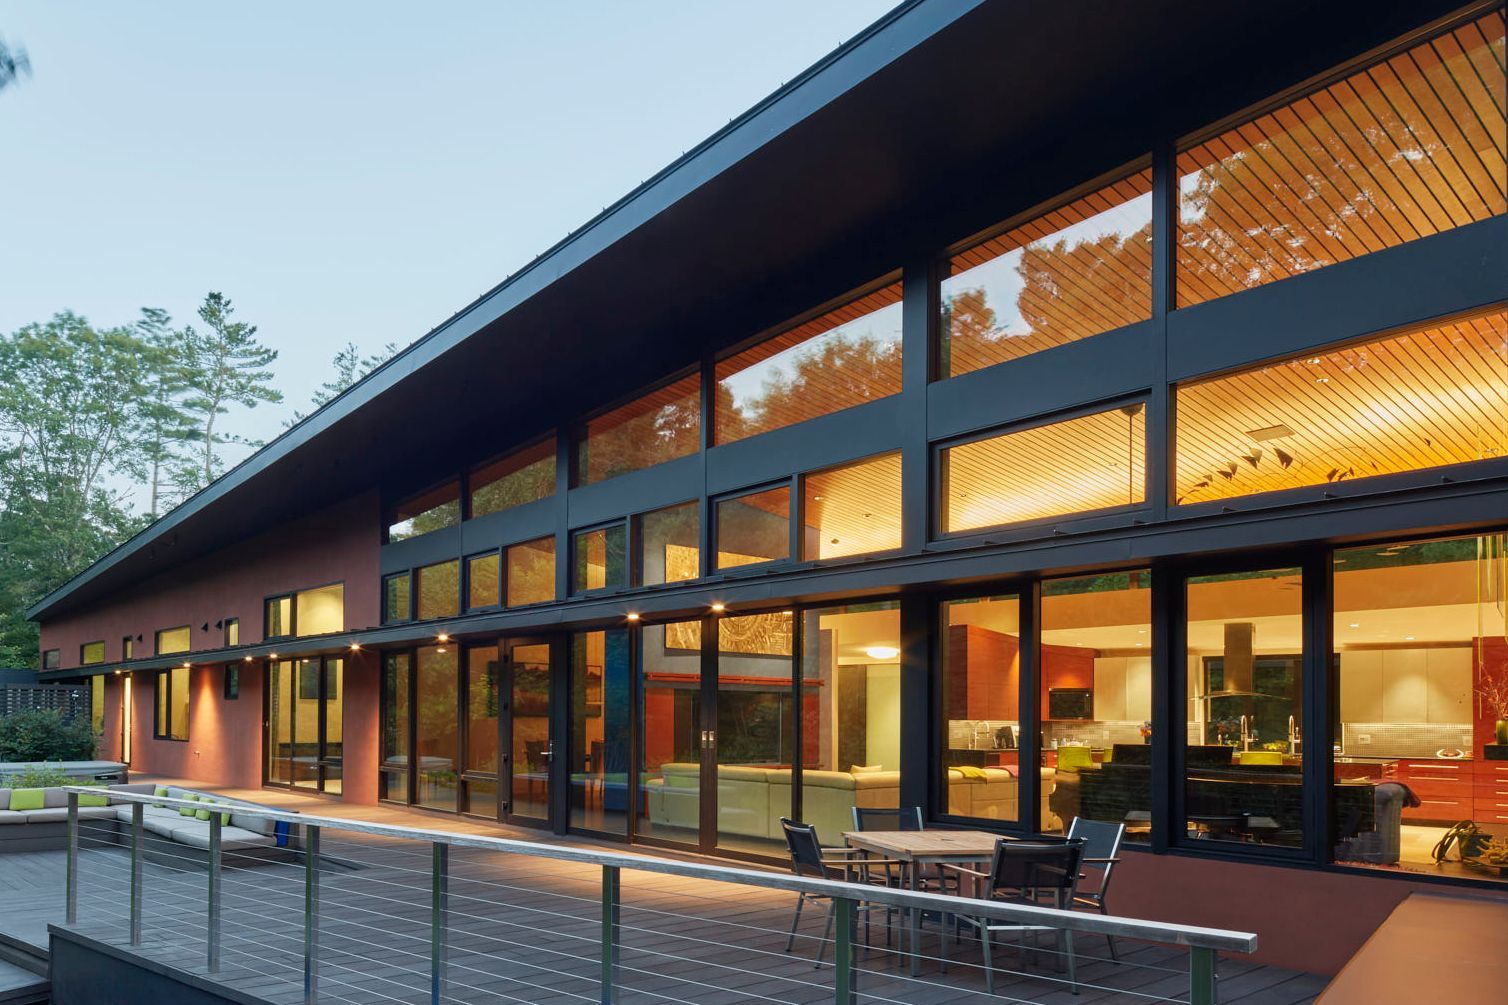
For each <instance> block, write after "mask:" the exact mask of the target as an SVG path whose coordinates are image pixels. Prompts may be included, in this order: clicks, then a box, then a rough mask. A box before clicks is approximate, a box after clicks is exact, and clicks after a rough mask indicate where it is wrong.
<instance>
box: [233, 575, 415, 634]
mask: <svg viewBox="0 0 1508 1005" xmlns="http://www.w3.org/2000/svg"><path fill="white" fill-rule="evenodd" d="M386 579H387V577H383V581H384V582H386ZM345 585H346V581H345V580H344V579H334V580H331V581H330V582H328V583H316V584H314V585H313V586H301V587H299V588H298V589H296V590H285V591H283V592H281V593H273V594H270V595H268V596H266V597H263V598H262V641H264V642H274V641H281V640H283V639H297V638H307V639H316V638H323V637H324V636H328V635H339V634H341V633H342V632H345V631H346V630H347V629H346V628H345ZM332 586H338V587H340V588H341V600H340V603H341V619H340V621H341V628H340V629H339V630H338V631H334V632H325V633H323V634H322V635H303V636H301V635H299V633H298V598H299V595H300V594H303V593H312V592H313V591H315V590H328V589H329V588H330V587H332ZM274 600H287V601H288V631H287V632H286V633H283V634H281V635H273V634H272V631H271V627H272V626H271V625H269V624H268V623H267V605H268V604H270V603H272V602H273V601H274ZM384 607H386V604H384ZM226 620H227V625H228V624H229V622H231V621H234V622H236V623H237V625H239V624H240V620H241V619H240V618H228V619H226ZM227 645H229V643H227Z"/></svg>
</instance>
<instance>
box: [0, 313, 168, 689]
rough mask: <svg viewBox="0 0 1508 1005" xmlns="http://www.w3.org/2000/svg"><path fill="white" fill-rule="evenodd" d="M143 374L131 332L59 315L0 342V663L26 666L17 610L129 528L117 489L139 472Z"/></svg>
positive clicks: (32, 642) (24, 625)
mask: <svg viewBox="0 0 1508 1005" xmlns="http://www.w3.org/2000/svg"><path fill="white" fill-rule="evenodd" d="M143 363H144V344H143V343H142V341H141V339H140V338H139V337H138V336H137V334H136V332H135V331H134V330H133V329H131V328H112V329H106V330H103V331H100V330H96V329H95V328H93V327H92V326H90V324H89V323H88V322H87V321H86V320H84V319H83V318H81V317H79V316H78V315H75V314H72V313H69V312H64V313H62V314H58V315H55V316H54V317H53V318H52V319H51V320H50V321H47V322H46V323H43V324H31V325H27V326H25V327H24V328H21V329H20V330H18V331H16V332H14V333H12V334H10V335H8V336H4V337H0V663H5V664H9V665H15V666H27V665H31V664H33V663H34V662H35V661H36V654H37V644H36V628H35V626H33V625H31V624H30V623H28V622H27V621H25V619H24V616H23V614H22V612H23V611H24V610H25V608H26V607H27V606H28V605H29V604H30V603H32V602H34V601H35V600H36V599H37V598H38V597H40V596H42V595H44V594H45V593H46V592H47V591H49V590H51V589H53V588H54V587H56V586H58V585H59V584H60V583H62V582H63V581H65V580H66V579H67V578H68V577H69V576H71V575H73V574H74V573H76V572H78V571H79V570H80V569H82V568H84V567H85V566H86V565H88V563H90V562H92V561H94V560H95V559H96V558H98V557H99V556H100V555H102V554H103V553H104V552H106V551H108V550H109V549H110V548H112V547H114V546H115V545H116V544H117V543H119V542H120V541H121V540H123V539H124V538H126V537H128V536H130V534H132V533H134V532H135V530H137V529H138V528H139V526H140V521H139V520H138V519H137V518H135V517H134V516H133V515H132V514H131V512H130V508H129V506H128V505H127V504H126V489H124V488H122V487H121V485H120V482H121V480H122V478H126V479H129V478H134V477H138V476H139V475H140V473H141V471H142V453H141V451H140V449H139V445H138V444H137V442H136V441H135V440H134V438H133V435H132V433H133V429H134V428H135V427H136V424H137V422H138V417H139V411H138V406H139V402H140V401H141V399H142V397H143V390H144V385H143Z"/></svg>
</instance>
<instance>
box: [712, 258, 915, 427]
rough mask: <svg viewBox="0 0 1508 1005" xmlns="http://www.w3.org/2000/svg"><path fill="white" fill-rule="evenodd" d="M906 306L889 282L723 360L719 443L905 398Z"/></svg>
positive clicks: (719, 374)
mask: <svg viewBox="0 0 1508 1005" xmlns="http://www.w3.org/2000/svg"><path fill="white" fill-rule="evenodd" d="M900 304H901V284H900V283H899V282H895V283H890V284H889V285H887V286H882V287H881V288H879V289H877V290H875V291H873V292H871V293H867V294H865V295H864V296H862V297H859V298H857V299H855V300H851V301H849V302H848V303H846V304H844V305H843V306H841V307H837V308H834V309H833V310H830V311H828V312H826V313H824V314H821V315H819V316H818V317H815V318H812V319H811V320H810V321H806V322H804V323H802V324H799V325H797V326H795V327H794V328H791V329H788V330H787V331H784V332H782V333H780V334H779V335H776V336H774V337H773V338H769V339H766V340H765V341H763V342H760V343H759V344H758V345H756V346H752V347H750V348H748V349H745V350H744V351H743V352H741V353H738V354H736V355H734V356H730V357H728V358H727V359H725V360H721V361H720V362H718V364H717V366H716V377H717V382H718V394H717V409H716V413H717V414H716V418H715V424H714V427H713V428H714V430H715V432H716V438H717V442H718V443H731V442H733V441H734V440H740V439H743V438H744V437H747V436H753V435H755V434H756V433H763V432H768V431H769V430H772V429H780V428H782V427H785V426H789V425H793V424H795V423H797V422H805V421H806V420H807V419H812V418H816V417H817V416H819V415H827V414H829V413H830V412H836V411H839V410H840V409H844V408H850V407H852V406H854V405H860V404H863V403H864V402H866V401H872V400H874V399H876V398H883V397H886V396H888V395H892V394H897V393H899V392H900V389H901V306H900ZM755 386H758V387H759V388H760V392H759V393H758V394H755V395H752V396H751V395H750V391H749V389H751V388H753V387H755Z"/></svg>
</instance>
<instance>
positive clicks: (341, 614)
mask: <svg viewBox="0 0 1508 1005" xmlns="http://www.w3.org/2000/svg"><path fill="white" fill-rule="evenodd" d="M293 618H294V621H293V624H294V627H295V629H296V630H297V631H298V634H299V635H300V636H304V635H328V634H329V633H331V632H340V631H344V630H345V627H346V588H345V586H344V585H342V584H341V583H336V584H334V585H333V586H321V587H320V588H319V589H317V590H300V591H299V592H298V593H296V594H294V614H293Z"/></svg>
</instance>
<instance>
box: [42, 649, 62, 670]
mask: <svg viewBox="0 0 1508 1005" xmlns="http://www.w3.org/2000/svg"><path fill="white" fill-rule="evenodd" d="M62 665H63V650H61V649H44V650H42V669H43V670H56V669H58V668H59V667H61V666H62Z"/></svg>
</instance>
